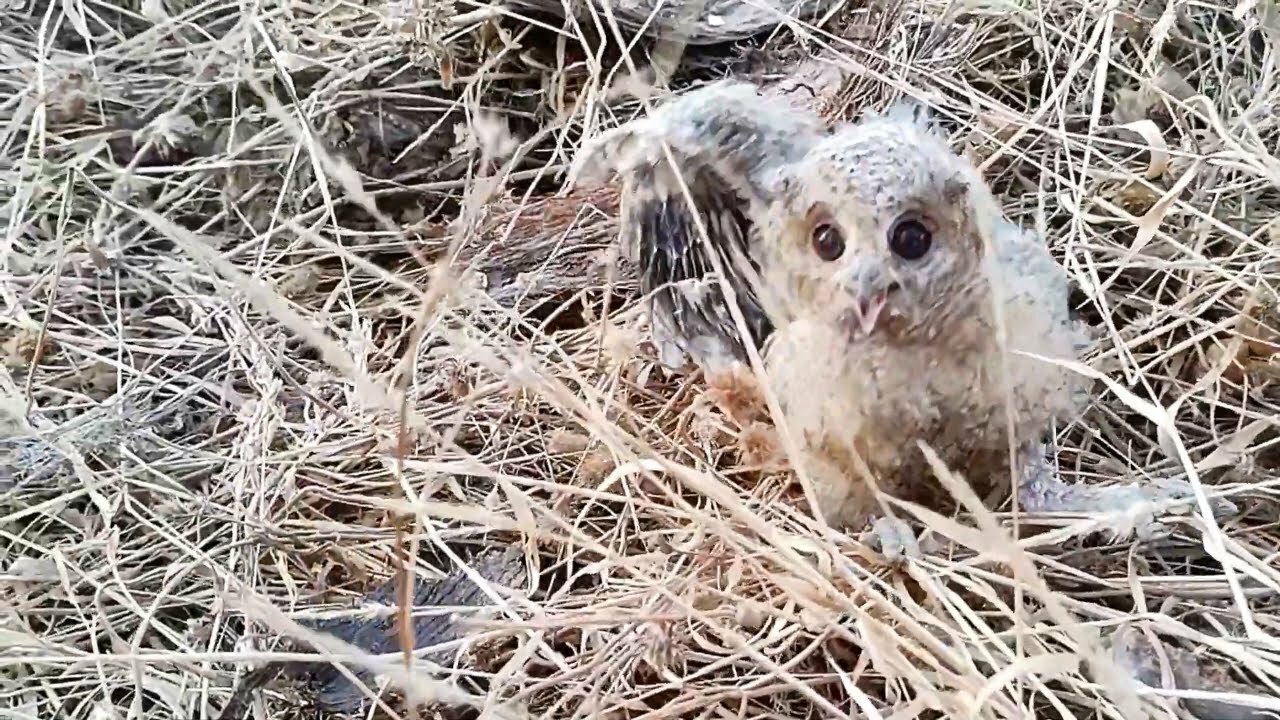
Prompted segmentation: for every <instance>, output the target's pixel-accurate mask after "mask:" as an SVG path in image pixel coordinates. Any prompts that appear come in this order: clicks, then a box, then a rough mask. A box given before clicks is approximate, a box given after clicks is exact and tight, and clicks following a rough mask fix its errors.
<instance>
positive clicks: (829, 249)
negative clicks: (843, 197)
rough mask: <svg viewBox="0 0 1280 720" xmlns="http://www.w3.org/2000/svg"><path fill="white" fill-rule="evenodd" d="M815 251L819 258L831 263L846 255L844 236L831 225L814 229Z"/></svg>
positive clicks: (827, 224)
mask: <svg viewBox="0 0 1280 720" xmlns="http://www.w3.org/2000/svg"><path fill="white" fill-rule="evenodd" d="M813 251H814V252H815V253H817V254H818V257H820V258H822V259H823V260H826V261H827V262H831V261H832V260H836V259H838V258H839V257H840V256H841V255H843V254H844V235H841V234H840V231H839V230H838V229H836V226H835V225H832V224H831V223H822V224H820V225H818V226H817V227H815V228H814V229H813Z"/></svg>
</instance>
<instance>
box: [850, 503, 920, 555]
mask: <svg viewBox="0 0 1280 720" xmlns="http://www.w3.org/2000/svg"><path fill="white" fill-rule="evenodd" d="M863 539H864V542H866V543H867V544H868V545H871V546H872V547H874V548H876V549H877V550H879V551H880V554H882V555H884V556H885V559H886V560H888V561H889V562H890V563H891V564H894V565H896V564H898V563H900V562H902V560H903V559H905V558H910V559H919V558H920V557H921V554H920V543H919V541H918V540H917V539H916V533H915V531H914V530H912V529H911V526H910V525H907V524H906V523H905V522H903V521H902V520H899V519H898V518H895V517H889V516H887V515H886V516H883V517H879V518H876V519H875V520H874V521H873V522H872V523H871V529H870V530H869V531H867V532H866V533H864V534H863Z"/></svg>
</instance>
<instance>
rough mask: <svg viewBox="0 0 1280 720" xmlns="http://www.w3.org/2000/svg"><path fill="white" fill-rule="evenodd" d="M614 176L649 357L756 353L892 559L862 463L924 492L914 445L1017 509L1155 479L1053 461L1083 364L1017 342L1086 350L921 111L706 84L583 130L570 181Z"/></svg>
mask: <svg viewBox="0 0 1280 720" xmlns="http://www.w3.org/2000/svg"><path fill="white" fill-rule="evenodd" d="M668 151H669V153H670V154H669V155H668ZM609 173H613V174H616V175H618V176H619V178H620V179H621V183H622V188H623V192H622V198H623V199H622V213H623V222H622V225H623V230H622V233H623V242H624V245H625V246H626V247H627V248H628V251H629V252H630V253H631V255H632V257H634V258H635V260H636V262H637V265H638V266H639V268H640V272H641V286H642V289H643V290H644V292H645V293H646V294H647V295H648V296H649V302H650V317H651V326H652V332H653V336H654V341H655V344H656V345H657V346H658V348H659V350H660V358H661V361H662V362H663V363H664V364H666V365H669V366H672V367H681V366H684V365H686V364H687V361H688V360H692V361H693V362H694V363H695V364H697V365H699V366H701V367H702V368H704V370H706V371H708V372H718V371H723V370H726V369H728V368H729V367H731V366H732V365H733V364H735V363H744V362H747V358H748V353H747V347H748V346H753V347H755V348H757V349H759V350H761V351H762V352H761V355H762V358H763V361H764V368H765V372H766V376H767V381H768V382H769V383H770V385H771V387H772V389H773V390H774V391H775V393H776V394H777V397H778V399H779V403H780V405H781V407H782V410H783V413H784V416H785V420H786V422H787V424H788V427H789V428H790V429H791V432H792V433H793V434H794V435H795V436H796V437H798V438H799V439H800V440H801V444H802V446H803V448H804V458H803V461H804V465H805V468H806V470H807V471H808V473H809V475H810V477H811V478H812V480H813V483H814V487H815V490H816V492H817V494H818V498H817V499H818V501H819V506H820V508H821V511H822V512H823V513H824V515H825V516H826V519H827V520H828V521H829V522H831V523H832V524H835V525H846V526H847V525H855V524H861V523H863V522H866V521H868V520H872V521H873V523H874V526H875V530H876V532H877V534H878V535H879V538H880V540H881V542H882V543H884V544H885V547H886V551H887V552H888V553H889V554H898V553H900V552H904V551H905V552H913V551H914V550H915V548H914V537H913V536H910V535H909V534H908V533H904V532H903V526H902V524H901V523H898V522H897V521H892V520H887V519H886V518H883V517H880V516H879V515H878V513H877V512H876V508H877V503H876V498H875V493H874V492H873V491H872V490H871V485H870V484H869V483H868V482H867V478H866V475H865V471H866V470H869V471H870V472H871V474H872V477H874V478H875V481H876V483H875V484H876V486H877V487H878V488H879V489H880V490H882V491H884V492H887V493H888V494H890V495H893V496H895V497H899V498H902V499H907V500H911V501H915V502H919V503H923V504H926V505H935V506H936V505H937V504H938V503H939V502H940V501H945V499H946V497H945V491H943V490H942V489H941V487H940V485H939V484H938V483H936V482H931V481H930V476H931V474H932V472H931V468H930V465H929V463H928V462H927V460H926V458H925V455H924V453H923V452H922V451H921V449H920V447H919V442H920V441H924V442H925V443H927V444H928V445H929V446H931V447H932V448H933V449H934V450H935V451H936V452H937V453H938V454H939V456H940V458H941V459H942V461H943V462H944V463H946V464H947V466H948V467H950V468H951V469H953V470H955V471H957V472H959V473H960V474H961V475H962V476H964V477H965V478H966V480H968V482H969V483H970V484H971V485H972V486H973V487H974V489H975V490H976V491H977V492H979V494H980V495H982V494H990V493H992V492H993V491H996V490H999V489H1001V485H1002V484H1003V485H1006V486H1007V479H1008V478H1010V477H1017V478H1019V479H1020V481H1019V482H1018V492H1019V499H1020V502H1021V505H1022V507H1023V508H1024V509H1025V510H1029V511H1032V512H1037V511H1042V512H1097V511H1100V510H1114V509H1116V508H1117V507H1123V508H1128V507H1136V506H1138V505H1141V504H1149V501H1152V500H1158V499H1162V498H1164V497H1165V496H1167V495H1168V494H1169V488H1168V487H1167V486H1166V487H1165V488H1149V487H1145V486H1125V487H1111V488H1093V487H1086V486H1079V485H1068V484H1065V483H1063V482H1062V481H1061V480H1059V479H1058V477H1057V474H1056V473H1055V472H1053V471H1052V470H1051V469H1050V468H1051V466H1050V465H1049V464H1048V463H1047V461H1046V458H1045V456H1044V453H1045V448H1044V435H1045V433H1046V431H1047V430H1049V428H1050V426H1051V424H1052V423H1053V422H1054V421H1055V420H1068V419H1071V418H1073V417H1074V416H1075V415H1076V414H1077V413H1079V412H1080V411H1081V410H1082V407H1083V403H1084V402H1085V401H1086V400H1087V392H1086V387H1085V384H1084V382H1083V379H1082V378H1081V377H1080V376H1079V375H1077V374H1076V373H1074V372H1072V371H1070V370H1067V369H1065V368H1063V367H1062V366H1060V365H1057V364H1054V363H1051V362H1046V361H1045V360H1043V359H1040V358H1037V357H1030V356H1029V355H1036V356H1041V357H1049V358H1060V359H1075V358H1077V357H1078V355H1079V353H1080V352H1081V350H1082V349H1084V348H1085V347H1087V339H1086V337H1085V336H1084V335H1083V334H1082V333H1081V332H1079V331H1078V330H1077V329H1076V326H1075V324H1074V323H1073V320H1072V318H1071V317H1070V315H1069V312H1068V302H1067V297H1068V287H1067V278H1066V274H1065V271H1064V270H1063V268H1061V267H1060V266H1059V265H1058V264H1057V262H1056V261H1055V260H1054V259H1053V257H1052V256H1051V255H1050V253H1049V251H1048V248H1047V247H1046V244H1045V243H1044V242H1043V240H1042V239H1041V238H1039V237H1037V236H1036V235H1034V234H1032V233H1028V232H1025V231H1023V230H1022V229H1021V228H1020V227H1018V226H1016V225H1014V224H1013V223H1010V222H1009V221H1007V220H1006V219H1005V218H1004V217H1003V215H1002V214H1001V211H1000V208H999V205H998V203H997V202H996V200H995V198H994V197H993V195H992V193H991V191H990V189H989V188H988V187H987V185H986V183H985V182H984V181H983V179H982V178H981V176H980V175H979V174H978V172H977V170H976V169H975V168H974V167H973V166H972V165H971V164H970V163H969V162H967V161H966V160H964V159H963V158H961V157H960V156H958V155H956V154H955V153H954V152H953V151H951V150H950V148H949V147H948V146H947V144H946V142H945V139H944V138H943V137H941V136H940V134H938V132H937V131H936V130H935V129H934V128H933V127H932V124H931V122H930V120H929V118H928V116H927V113H926V112H925V111H924V110H923V109H922V108H920V107H919V106H916V105H910V104H900V105H898V106H895V107H893V108H891V109H890V110H889V111H888V112H886V113H884V114H883V115H875V116H868V117H866V118H864V119H863V120H861V121H860V122H857V123H853V124H846V125H842V126H839V127H835V128H829V127H827V126H826V125H825V124H824V123H823V122H822V121H821V119H820V118H818V117H817V116H816V115H813V114H811V113H808V112H805V111H803V110H801V109H797V108H793V107H780V106H774V105H771V104H768V103H765V102H763V100H762V99H761V97H760V96H759V95H758V92H757V89H756V87H755V86H753V85H751V84H749V83H744V82H737V81H721V82H718V83H715V84H711V85H708V86H705V87H704V88H702V89H699V90H696V91H692V92H689V93H686V94H684V95H682V96H680V97H679V98H677V99H675V100H674V101H671V102H669V103H667V104H666V105H664V106H662V107H660V108H659V109H658V110H657V111H656V112H654V113H652V114H650V115H649V116H648V117H646V118H643V119H639V120H635V121H632V122H630V123H627V124H625V125H623V126H621V127H618V128H615V129H612V130H609V131H606V132H605V133H603V134H601V135H599V136H597V137H596V138H594V139H592V140H590V141H589V142H588V143H587V144H586V145H584V148H583V150H582V152H581V153H580V155H579V157H578V158H577V161H576V163H575V167H574V173H573V174H574V176H575V177H578V178H582V177H584V176H588V175H590V176H594V177H595V178H596V179H601V178H602V176H604V175H607V174H609ZM686 193H687V195H686ZM690 201H692V202H690ZM722 281H723V282H722ZM731 302H733V303H736V305H737V308H738V310H739V311H740V312H739V313H738V316H740V317H741V319H742V321H743V322H741V323H739V322H738V318H737V317H735V315H734V313H732V312H731V311H730V303H731ZM1019 351H1021V352H1019ZM1011 448H1013V449H1014V451H1015V452H1014V453H1012V456H1011V452H1010V449H1011ZM1188 490H1189V489H1188V488H1187V487H1185V486H1179V487H1177V488H1174V493H1175V494H1178V493H1185V492H1187V491H1188ZM1139 525H1140V527H1138V528H1137V529H1138V531H1139V533H1140V534H1144V535H1145V534H1147V532H1148V531H1150V530H1152V529H1158V525H1156V524H1155V523H1154V522H1152V521H1150V520H1145V521H1139Z"/></svg>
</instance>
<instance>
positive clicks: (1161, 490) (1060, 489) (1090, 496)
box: [1018, 448, 1238, 544]
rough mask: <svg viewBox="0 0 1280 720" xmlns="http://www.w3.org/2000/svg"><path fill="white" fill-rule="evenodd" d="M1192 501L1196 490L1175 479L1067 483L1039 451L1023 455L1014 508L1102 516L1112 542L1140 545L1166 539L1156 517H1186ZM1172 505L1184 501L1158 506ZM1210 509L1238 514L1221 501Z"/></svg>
mask: <svg viewBox="0 0 1280 720" xmlns="http://www.w3.org/2000/svg"><path fill="white" fill-rule="evenodd" d="M1194 498H1195V489H1194V488H1193V487H1192V486H1191V484H1190V483H1188V482H1185V481H1183V480H1176V479H1161V480H1149V481H1145V482H1131V483H1123V484H1116V485H1106V486H1097V485H1086V484H1083V483H1077V484H1069V483H1066V482H1064V481H1063V480H1062V479H1061V477H1060V476H1059V475H1058V473H1057V471H1056V470H1055V469H1054V468H1053V467H1052V466H1051V465H1050V461H1049V459H1048V458H1047V457H1046V456H1045V454H1044V452H1043V448H1040V449H1038V450H1037V451H1036V452H1034V453H1032V454H1031V455H1029V456H1028V459H1027V465H1026V467H1025V469H1024V472H1023V476H1022V482H1021V483H1020V484H1019V487H1018V504H1019V505H1020V506H1021V508H1022V509H1023V510H1026V511H1028V512H1032V513H1083V514H1089V515H1104V516H1106V517H1107V520H1106V523H1105V524H1104V526H1103V527H1102V528H1100V532H1101V533H1102V534H1103V535H1105V536H1106V537H1107V540H1108V541H1109V543H1111V544H1115V543H1118V542H1124V541H1127V540H1129V539H1130V538H1135V537H1136V538H1137V540H1138V541H1139V542H1149V541H1151V540H1158V539H1161V538H1163V537H1166V536H1167V535H1168V534H1169V527H1168V526H1167V525H1165V524H1164V523H1163V522H1161V521H1160V520H1159V518H1158V517H1157V514H1183V513H1186V512H1188V511H1189V510H1190V508H1192V507H1194V506H1195V500H1194ZM1177 501H1184V502H1180V503H1178V505H1177V506H1176V507H1172V508H1169V507H1163V506H1165V505H1167V504H1168V503H1170V502H1177ZM1186 501H1190V502H1186ZM1210 507H1211V509H1212V511H1213V514H1214V517H1215V518H1217V519H1222V518H1225V517H1228V516H1230V515H1234V514H1235V513H1236V512H1238V508H1237V507H1236V504H1235V503H1233V502H1231V501H1230V500H1225V499H1221V498H1212V499H1210Z"/></svg>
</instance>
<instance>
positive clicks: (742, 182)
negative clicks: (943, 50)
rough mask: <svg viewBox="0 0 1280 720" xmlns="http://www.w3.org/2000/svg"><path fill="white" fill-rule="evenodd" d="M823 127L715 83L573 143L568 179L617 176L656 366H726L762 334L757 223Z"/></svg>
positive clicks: (626, 243) (743, 86)
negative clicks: (577, 146) (576, 148)
mask: <svg viewBox="0 0 1280 720" xmlns="http://www.w3.org/2000/svg"><path fill="white" fill-rule="evenodd" d="M826 132H827V131H826V129H825V126H824V125H823V123H822V122H821V120H820V118H818V117H817V116H816V115H814V114H812V113H807V112H804V111H802V110H799V109H796V108H793V107H777V106H770V105H769V104H768V103H767V102H766V101H765V99H764V98H762V97H761V96H760V95H759V93H758V90H757V88H756V87H755V86H754V85H752V84H749V83H744V82H736V81H720V82H717V83H713V84H711V85H707V86H705V87H703V88H701V89H698V90H695V91H692V92H689V93H686V94H684V95H681V96H680V97H678V98H676V99H675V100H673V101H670V102H668V103H667V104H665V105H663V106H661V107H659V108H658V109H657V110H656V111H655V112H653V113H652V114H650V115H649V116H648V117H645V118H642V119H638V120H634V121H632V122H629V123H626V124H624V125H622V126H619V127H617V128H614V129H612V130H608V131H606V132H604V133H602V134H601V135H599V136H596V137H595V138H593V139H591V140H589V141H588V142H587V143H585V144H584V145H583V148H582V151H581V152H580V153H579V155H578V157H577V159H576V160H575V164H574V170H573V173H572V174H573V176H574V177H575V178H576V179H582V178H588V177H594V178H596V179H603V176H607V175H610V174H616V175H617V176H618V177H619V178H620V179H621V184H622V243H623V247H624V250H625V252H627V253H628V254H629V255H630V256H631V257H632V259H633V260H634V262H635V263H636V265H637V267H638V268H639V271H640V286H641V290H642V292H643V293H644V294H645V295H646V296H647V297H648V298H649V303H650V305H649V310H650V321H651V322H650V324H651V327H652V331H653V336H654V342H655V344H656V345H657V346H658V349H659V354H660V359H661V361H662V363H663V364H664V365H666V366H668V367H671V368H679V367H681V366H684V365H685V364H686V361H687V360H688V359H692V360H693V361H694V363H696V364H697V365H699V366H701V367H702V368H704V369H705V370H709V371H715V370H720V369H724V368H726V367H727V366H728V365H729V364H731V363H733V362H735V361H739V362H746V361H747V351H746V346H747V345H748V344H751V345H754V346H755V347H757V348H759V347H761V346H762V344H763V343H764V341H765V339H766V338H767V337H768V336H769V335H770V334H771V333H772V330H773V325H772V323H771V322H770V320H769V316H768V313H766V311H765V309H764V307H763V304H762V302H761V298H760V293H759V292H758V290H757V288H758V287H759V285H758V277H759V269H760V268H759V252H758V244H759V243H760V242H761V240H762V239H761V238H760V237H759V236H758V233H757V231H756V227H757V224H758V223H757V218H759V217H761V214H762V213H763V212H764V211H765V210H766V209H767V208H768V206H769V204H770V203H771V202H772V201H773V198H774V197H775V196H776V194H777V192H778V188H779V183H780V182H781V181H782V179H783V178H784V177H785V176H786V171H787V168H788V167H789V166H791V165H792V164H793V163H795V162H796V161H797V160H799V159H800V158H802V157H803V156H804V155H805V153H806V152H808V150H809V149H810V148H811V147H812V146H813V144H814V143H816V142H817V141H818V140H819V139H821V138H822V136H823V135H824V134H825V133H826ZM664 144H665V146H666V148H669V149H670V152H671V155H670V157H669V158H668V156H667V154H666V152H664ZM686 188H687V190H688V195H687V196H686V194H685V189H686ZM704 230H705V235H704V233H703V231H704ZM717 266H719V271H717ZM720 272H723V276H722V278H723V281H724V285H727V286H728V289H729V290H730V291H731V292H730V293H729V294H728V295H731V296H732V297H733V298H734V299H735V300H736V304H737V307H738V309H739V310H740V311H741V314H742V318H743V320H744V321H745V330H746V333H745V336H744V334H743V333H742V332H740V329H739V326H738V324H737V322H735V320H734V317H733V315H732V313H731V310H730V299H729V297H728V295H727V294H726V293H725V291H724V287H723V286H722V284H721V282H720V279H721V275H720Z"/></svg>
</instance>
